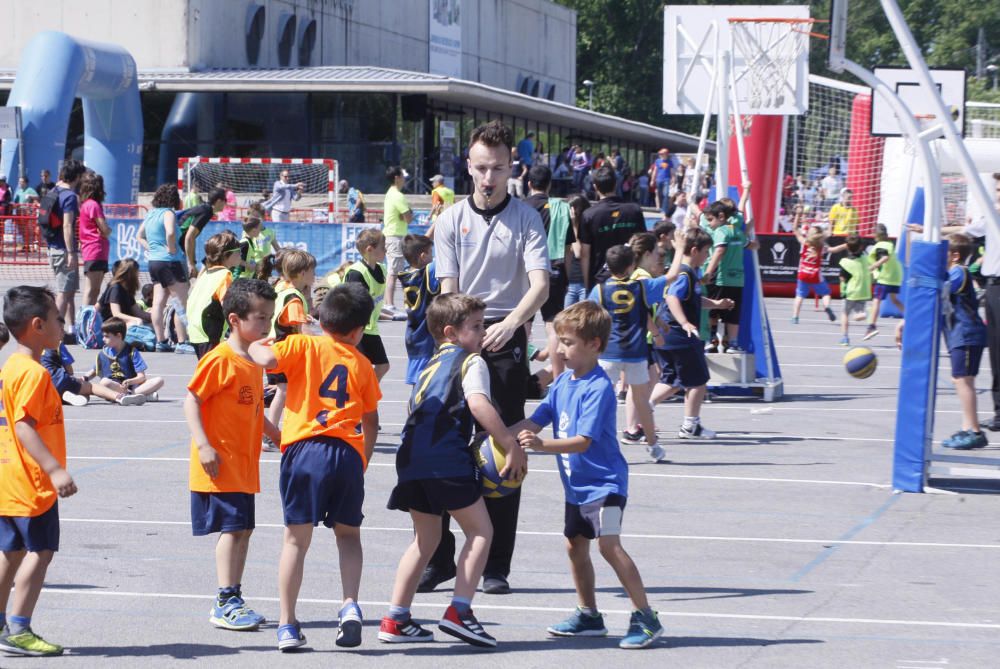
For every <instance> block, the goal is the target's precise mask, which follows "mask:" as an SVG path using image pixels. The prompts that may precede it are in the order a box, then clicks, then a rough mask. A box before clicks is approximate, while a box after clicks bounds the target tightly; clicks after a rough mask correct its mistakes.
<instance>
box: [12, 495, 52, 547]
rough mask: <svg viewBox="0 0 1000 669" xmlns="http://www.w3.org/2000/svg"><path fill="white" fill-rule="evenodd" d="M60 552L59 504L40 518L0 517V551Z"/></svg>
mask: <svg viewBox="0 0 1000 669" xmlns="http://www.w3.org/2000/svg"><path fill="white" fill-rule="evenodd" d="M26 549H27V550H29V551H31V552H32V553H38V552H39V551H57V550H59V502H56V503H55V504H53V505H52V508H51V509H49V510H48V511H46V512H45V513H43V514H42V515H40V516H32V517H25V516H0V551H3V552H5V553H6V552H8V551H23V550H26Z"/></svg>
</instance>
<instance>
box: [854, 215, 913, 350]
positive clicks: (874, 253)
mask: <svg viewBox="0 0 1000 669" xmlns="http://www.w3.org/2000/svg"><path fill="white" fill-rule="evenodd" d="M868 262H869V263H871V270H872V279H873V280H874V282H875V285H874V286H872V320H871V322H870V323H869V324H868V330H866V331H865V337H864V338H865V339H866V340H867V339H871V338H872V337H874V336H875V335H877V334H878V316H879V311H880V310H881V309H882V301H883V300H891V301H892V303H893V305H895V307H896V309H898V310H899V313H903V303H902V302H900V301H899V287H900V286H901V285H903V265H902V263H900V262H899V258H897V257H896V245H895V244H893V243H892V240H890V239H889V230H888V228H886V227H885V225H883V224H882V223H879V224H878V225H876V226H875V246H873V247H872V248H871V250H870V251H869V252H868Z"/></svg>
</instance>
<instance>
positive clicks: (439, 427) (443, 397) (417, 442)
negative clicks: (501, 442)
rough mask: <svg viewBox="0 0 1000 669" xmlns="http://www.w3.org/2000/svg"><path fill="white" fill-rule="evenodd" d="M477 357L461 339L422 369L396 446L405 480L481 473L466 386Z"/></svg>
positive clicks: (398, 467) (444, 347) (443, 348)
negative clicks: (471, 444)
mask: <svg viewBox="0 0 1000 669" xmlns="http://www.w3.org/2000/svg"><path fill="white" fill-rule="evenodd" d="M475 357H477V356H476V354H474V353H469V352H468V351H466V350H464V349H462V348H461V347H459V346H456V345H455V344H444V345H442V346H441V348H440V349H438V352H437V353H435V354H434V357H433V358H431V359H430V361H429V362H428V363H427V366H426V367H425V368H424V371H423V372H421V374H420V378H419V380H418V381H417V383H416V384H415V385H414V386H413V394H412V395H411V396H410V415H409V417H407V419H406V423H405V424H404V425H403V433H402V435H401V436H402V444H401V445H400V447H399V450H398V451H396V474H397V476H398V477H399V480H400V482H402V481H415V480H418V479H439V478H450V477H459V476H477V475H478V473H479V468H478V467H477V466H476V461H475V458H474V457H473V454H472V451H471V450H470V448H469V442H470V441H472V433H473V429H474V421H473V418H472V411H471V410H470V409H469V405H468V403H466V401H465V391H464V390H463V388H462V378H463V377H464V376H465V372H466V370H467V369H468V367H469V364H470V362H471V360H472V359H473V358H475Z"/></svg>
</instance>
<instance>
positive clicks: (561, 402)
mask: <svg viewBox="0 0 1000 669" xmlns="http://www.w3.org/2000/svg"><path fill="white" fill-rule="evenodd" d="M617 412H618V402H617V400H616V399H615V390H614V385H613V384H612V383H611V379H609V378H608V375H607V374H605V373H604V370H603V369H601V368H600V366H595V367H594V368H593V369H592V370H590V372H588V373H587V374H585V375H584V376H582V377H581V378H579V379H575V378H573V372H571V371H569V372H563V373H562V374H560V375H559V378H557V379H556V380H555V381H554V382H553V383H552V385H551V386H549V392H548V394H547V395H546V396H545V399H544V400H542V403H541V404H539V405H538V408H537V409H535V413H533V414H532V415H531V422H533V423H535V424H536V425H540V426H542V427H545V426H546V425H549V424H551V425H552V432H553V434H554V435H555V438H556V439H567V438H569V437H580V436H582V437H589V438H590V439H591V442H590V447H589V448H588V449H587V450H585V451H583V452H582V453H561V454H559V455H557V456H556V457H557V458H558V461H559V476H560V478H561V479H562V482H563V488H564V489H565V491H566V501H567V502H569V503H570V504H578V505H579V504H587V503H589V502H594V501H597V500H599V499H602V498H604V497H607V496H608V495H621V496H622V497H627V496H628V463H627V462H625V456H623V455H622V451H621V448H620V447H619V446H618V439H617V438H616V437H615V416H616V415H617Z"/></svg>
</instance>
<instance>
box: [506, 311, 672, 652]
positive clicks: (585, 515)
mask: <svg viewBox="0 0 1000 669" xmlns="http://www.w3.org/2000/svg"><path fill="white" fill-rule="evenodd" d="M555 328H556V332H557V333H558V334H559V349H558V355H561V356H562V357H563V358H564V359H565V361H566V367H567V368H568V371H566V372H565V373H564V374H562V375H561V376H560V377H559V378H558V379H556V380H555V382H553V384H552V386H550V388H549V393H548V395H547V396H546V397H545V399H544V400H542V403H541V404H540V405H539V406H538V408H537V409H535V413H534V414H532V416H531V418H530V419H528V420H525V421H522V422H521V423H519V424H517V425H515V426H513V427H512V428H511V429H512V431H514V432H516V433H517V438H518V441H520V442H521V445H522V446H523V447H525V448H531V449H533V450H536V451H541V452H543V453H555V454H556V455H557V456H558V457H559V459H560V462H561V464H562V466H560V467H559V477H560V478H561V479H562V483H563V490H564V491H565V493H566V509H565V511H566V513H565V526H564V528H563V535H565V537H566V550H567V552H568V553H569V560H570V565H571V570H572V573H573V581H574V584H575V585H576V594H577V598H578V605H577V609H576V611H575V612H574V614H573V615H572V616H570V617H569V618H568V619H566V620H565V621H563V622H561V623H557V624H555V625H552V626H551V627H549V628H548V632H549V634H552V635H554V636H604V635H605V634H607V633H608V630H607V628H606V627H605V626H604V617H603V616H602V615H601V614H600V613H599V612H598V609H597V598H596V595H595V592H594V566H593V564H592V563H591V561H590V542H591V541H593V540H595V539H596V540H597V543H598V546H599V547H600V551H601V555H602V556H603V557H604V559H605V560H607V562H608V564H610V565H611V566H612V568H614V570H615V573H616V574H617V575H618V578H619V580H620V581H621V584H622V586H623V587H624V588H625V592H626V593H627V594H628V597H629V599H630V600H631V601H632V606H633V607H634V609H635V610H634V611H633V612H632V617H631V620H630V621H629V628H628V632H627V633H626V634H625V637H624V638H623V639H622V640H621V642H620V643H619V644H618V645H619V647H620V648H645V647H646V646H648V645H650V644H651V643H653V642H654V641H655V640H656V639H657V638H658V637H659V636H660V635H661V634H663V626H662V625H661V624H660V621H659V620H658V618H657V614H656V612H655V611H653V610H652V609H651V608H650V607H649V601H648V600H647V598H646V590H645V587H644V586H643V583H642V577H641V576H640V575H639V570H638V569H637V568H636V566H635V563H634V562H633V561H632V558H631V557H629V555H628V553H626V552H625V549H624V548H622V545H621V539H620V536H621V532H622V516H623V513H624V511H625V503H626V499H627V496H628V463H626V462H625V458H624V457H623V456H622V453H621V449H620V448H619V446H618V441H617V439H616V438H615V414H616V413H617V411H616V401H615V392H614V386H613V385H612V383H611V379H609V378H608V375H607V374H606V373H605V372H604V370H603V369H602V368H601V365H600V361H599V358H598V356H600V355H601V353H602V352H603V351H604V349H605V347H606V346H607V345H608V343H609V336H610V335H611V330H612V318H611V316H609V314H608V313H607V311H605V310H604V309H601V308H600V307H599V306H597V305H595V304H594V303H593V302H579V303H577V304H574V305H572V306H570V307H568V308H567V309H566V310H565V311H563V312H562V313H560V314H559V315H558V316H557V317H556V320H555ZM549 424H551V425H552V433H553V437H554V438H553V439H542V438H540V437H539V436H538V433H539V432H541V431H542V429H543V428H544V427H545V426H546V425H549Z"/></svg>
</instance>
